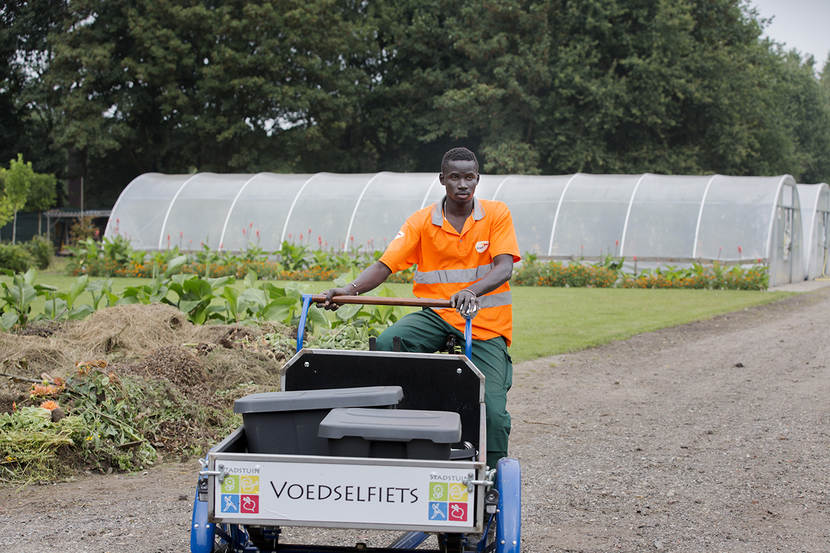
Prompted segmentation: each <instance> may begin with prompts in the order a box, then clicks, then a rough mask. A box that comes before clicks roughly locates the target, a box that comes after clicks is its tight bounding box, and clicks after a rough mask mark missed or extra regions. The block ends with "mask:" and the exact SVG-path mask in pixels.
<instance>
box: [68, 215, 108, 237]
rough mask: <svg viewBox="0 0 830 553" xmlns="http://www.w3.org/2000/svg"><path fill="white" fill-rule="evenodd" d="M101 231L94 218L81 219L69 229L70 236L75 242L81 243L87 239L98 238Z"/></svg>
mask: <svg viewBox="0 0 830 553" xmlns="http://www.w3.org/2000/svg"><path fill="white" fill-rule="evenodd" d="M100 233H101V231H100V230H99V229H98V227H96V226H95V224H94V223H93V221H92V217H81V218H80V219H78V220H76V221H75V222H74V223H72V226H70V227H69V236H70V238H71V239H72V241H73V242H80V241H81V240H86V239H87V238H98V236H99V234H100Z"/></svg>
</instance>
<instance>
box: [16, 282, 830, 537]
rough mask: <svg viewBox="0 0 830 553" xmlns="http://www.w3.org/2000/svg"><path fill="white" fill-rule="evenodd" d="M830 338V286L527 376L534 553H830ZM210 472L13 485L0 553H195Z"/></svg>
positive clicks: (516, 436) (534, 365) (520, 438)
mask: <svg viewBox="0 0 830 553" xmlns="http://www.w3.org/2000/svg"><path fill="white" fill-rule="evenodd" d="M828 328H830V289H828V288H825V289H822V290H819V291H816V292H811V293H808V294H801V295H798V296H794V297H792V298H788V299H786V300H784V301H781V302H777V303H775V304H771V305H767V306H762V307H758V308H751V309H747V310H744V311H741V312H738V313H733V314H729V315H726V316H721V317H718V318H715V319H712V320H710V321H704V322H698V323H693V324H689V325H684V326H680V327H676V328H672V329H665V330H661V331H657V332H653V333H648V334H643V335H640V336H636V337H634V338H632V339H629V340H626V341H623V342H617V343H613V344H609V345H607V346H603V347H599V348H594V349H590V350H586V351H582V352H579V353H574V354H568V355H560V356H555V357H551V358H545V359H540V360H536V361H532V362H526V363H521V364H519V365H517V366H516V367H515V376H514V387H513V390H512V391H511V395H510V409H511V412H512V414H513V422H514V424H513V427H514V430H513V435H512V436H511V448H512V449H511V454H512V455H514V456H516V457H518V458H519V460H520V461H521V464H522V471H523V482H524V490H523V493H524V497H523V505H524V509H523V524H524V527H523V536H522V537H523V548H522V551H527V552H579V553H589V552H590V553H593V552H615V551H623V552H631V553H634V552H637V553H641V552H649V551H670V552H706V553H711V552H729V553H743V552H746V553H750V552H752V553H761V552H770V551H783V552H815V553H826V552H827V551H830V402H828V398H829V397H830V368H828V365H830V340H828V339H827V332H828ZM197 466H198V465H196V463H195V462H188V463H182V464H168V465H165V466H162V467H158V468H154V469H152V470H150V471H147V472H145V473H139V474H131V475H110V476H89V477H84V478H81V479H78V480H77V481H74V482H68V483H62V484H57V485H51V486H38V487H30V488H26V489H23V490H16V489H9V488H5V489H0V547H2V546H5V549H6V550H10V551H19V552H29V551H31V552H35V551H37V552H42V551H44V550H47V549H50V548H55V549H58V550H72V551H75V552H86V551H89V552H113V553H114V552H121V551H125V552H126V551H129V552H132V553H135V552H167V551H187V548H188V539H189V535H188V528H189V522H190V508H191V495H192V490H193V485H194V483H195V477H194V475H195V473H196V470H197ZM306 532H310V531H308V530H307V531H306Z"/></svg>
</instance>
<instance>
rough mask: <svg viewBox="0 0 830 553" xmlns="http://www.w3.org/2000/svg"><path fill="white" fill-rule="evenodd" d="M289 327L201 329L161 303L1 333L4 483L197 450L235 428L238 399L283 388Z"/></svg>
mask: <svg viewBox="0 0 830 553" xmlns="http://www.w3.org/2000/svg"><path fill="white" fill-rule="evenodd" d="M290 334H291V330H290V329H288V328H287V327H284V326H282V325H276V324H267V325H262V326H256V327H254V326H239V325H205V326H197V325H193V324H191V323H190V322H188V321H187V319H186V317H185V316H184V314H182V313H181V312H180V311H178V310H177V309H175V308H173V307H171V306H167V305H163V304H151V305H123V306H117V307H112V308H108V309H103V310H100V311H97V312H95V313H94V314H93V315H92V316H90V317H89V318H88V319H85V320H83V321H72V322H67V323H62V324H54V323H50V324H45V325H41V326H30V327H28V328H27V329H25V330H24V331H21V332H19V333H2V332H0V352H2V353H0V372H1V373H3V376H2V377H0V378H2V380H3V382H4V385H3V386H2V387H0V454H2V457H0V480H6V481H20V480H22V481H48V480H50V479H54V478H60V477H66V476H69V475H71V474H73V473H76V472H78V471H82V470H95V471H103V472H109V471H111V470H113V469H117V470H132V469H137V468H143V467H145V466H148V465H150V464H154V463H155V462H157V461H159V460H162V459H168V458H171V457H172V458H177V457H192V456H193V455H197V454H201V453H202V452H203V451H204V450H205V449H206V448H207V447H208V446H209V445H210V444H212V443H215V441H216V439H217V438H219V437H220V436H222V435H223V434H224V433H226V432H227V431H228V429H229V428H232V427H234V426H235V425H236V424H238V423H239V421H238V420H237V418H236V417H235V416H234V415H233V413H232V407H233V401H234V400H235V399H237V398H239V397H241V396H243V395H246V394H248V393H254V392H260V391H272V390H277V389H278V387H279V369H280V367H281V366H282V364H283V362H284V360H285V359H286V356H287V355H290V354H291V352H292V351H293V347H292V343H293V339H292V338H291V336H290ZM59 425H63V426H65V427H66V428H63V427H60V428H59ZM79 442H80V444H79ZM81 446H83V447H81ZM49 458H51V459H54V460H57V459H61V461H60V462H59V463H50V462H48V459H49Z"/></svg>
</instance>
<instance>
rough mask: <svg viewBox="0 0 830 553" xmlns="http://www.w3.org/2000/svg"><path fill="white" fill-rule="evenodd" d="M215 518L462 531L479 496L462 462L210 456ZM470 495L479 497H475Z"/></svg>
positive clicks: (469, 465)
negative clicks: (217, 475) (470, 485)
mask: <svg viewBox="0 0 830 553" xmlns="http://www.w3.org/2000/svg"><path fill="white" fill-rule="evenodd" d="M210 457H211V464H212V468H213V469H214V470H216V471H219V472H220V473H223V474H224V477H223V478H222V479H221V482H220V479H219V478H218V477H212V478H211V480H212V481H213V484H212V489H213V493H212V495H211V496H210V498H209V502H210V505H209V509H210V512H211V513H212V517H211V519H212V520H213V521H215V522H227V523H238V524H260V525H281V526H321V527H342V528H379V529H411V530H422V531H435V532H440V531H443V532H464V531H470V530H473V529H474V528H476V527H477V521H476V513H477V512H478V513H480V512H481V509H482V507H483V505H477V503H482V502H483V499H481V498H483V494H482V493H476V491H477V488H476V487H475V486H473V487H469V488H468V486H467V484H466V482H468V481H470V480H478V479H480V478H478V476H480V475H481V474H482V473H483V470H481V469H477V466H478V464H477V463H473V462H470V461H434V460H412V459H368V458H354V457H339V458H332V457H321V456H305V455H252V454H234V453H225V454H222V453H218V454H211V455H210ZM477 499H478V500H479V501H477Z"/></svg>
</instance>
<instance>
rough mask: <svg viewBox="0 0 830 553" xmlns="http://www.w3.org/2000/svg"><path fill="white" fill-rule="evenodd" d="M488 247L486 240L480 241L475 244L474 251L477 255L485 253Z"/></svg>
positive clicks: (488, 243)
mask: <svg viewBox="0 0 830 553" xmlns="http://www.w3.org/2000/svg"><path fill="white" fill-rule="evenodd" d="M489 245H490V242H489V241H488V240H482V241H481V242H476V251H477V252H478V253H484V252H485V251H487V247H488V246H489Z"/></svg>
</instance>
